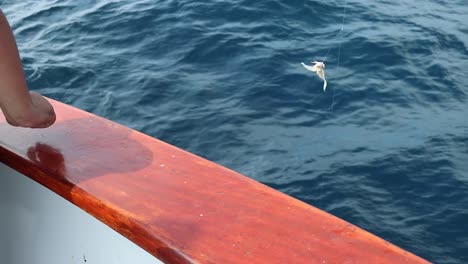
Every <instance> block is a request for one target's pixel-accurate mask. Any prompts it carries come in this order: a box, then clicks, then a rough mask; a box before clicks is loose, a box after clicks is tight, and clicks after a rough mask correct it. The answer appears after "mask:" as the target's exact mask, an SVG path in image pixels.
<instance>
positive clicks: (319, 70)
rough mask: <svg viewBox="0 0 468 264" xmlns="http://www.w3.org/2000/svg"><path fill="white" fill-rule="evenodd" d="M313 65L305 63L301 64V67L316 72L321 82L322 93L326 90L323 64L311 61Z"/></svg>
mask: <svg viewBox="0 0 468 264" xmlns="http://www.w3.org/2000/svg"><path fill="white" fill-rule="evenodd" d="M312 63H315V64H314V65H313V66H309V65H306V64H305V63H303V62H301V64H302V66H304V68H306V69H307V70H309V71H312V72H316V73H317V75H318V76H319V77H320V79H322V80H323V91H324V92H325V90H326V89H327V80H326V79H325V63H323V62H321V61H313V62H312Z"/></svg>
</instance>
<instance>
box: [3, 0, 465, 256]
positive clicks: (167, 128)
mask: <svg viewBox="0 0 468 264" xmlns="http://www.w3.org/2000/svg"><path fill="white" fill-rule="evenodd" d="M0 3H2V4H1V7H2V8H3V9H4V12H5V13H6V15H7V16H8V17H9V19H10V22H11V24H12V26H13V28H14V32H15V34H16V36H17V41H18V46H19V49H20V52H21V54H22V59H23V63H24V67H25V71H26V74H27V77H28V81H29V84H30V87H31V89H34V90H37V91H39V92H41V93H43V94H44V95H46V96H49V97H52V98H54V99H57V100H60V101H62V102H65V103H68V104H71V105H74V106H77V107H79V108H82V109H85V110H88V111H90V112H93V113H95V114H98V115H101V116H104V117H106V118H109V119H111V120H114V121H117V122H119V123H122V124H124V125H127V126H129V127H132V128H134V129H137V130H139V131H142V132H144V133H146V134H149V135H152V136H154V137H157V138H159V139H162V140H164V141H167V142H169V143H171V144H174V145H176V146H178V147H181V148H183V149H186V150H188V151H191V152H194V153H196V154H198V155H201V156H203V157H206V158H208V159H210V160H213V161H216V162H218V163H220V164H222V165H225V166H227V167H229V168H232V169H234V170H236V171H239V172H241V173H243V174H245V175H247V176H249V177H252V178H254V179H256V180H259V181H261V182H263V183H265V184H267V185H269V186H272V187H274V188H276V189H278V190H280V191H282V192H285V193H287V194H289V195H292V196H294V197H297V198H298V199H300V200H303V201H305V202H307V203H310V204H312V205H314V206H317V207H319V208H322V209H324V210H326V211H328V212H331V213H332V214H335V215H337V216H339V217H341V218H343V219H345V220H347V221H350V222H352V223H354V224H356V225H358V226H360V227H362V228H364V229H366V230H369V231H371V232H372V233H375V234H377V235H379V236H381V237H383V238H384V239H386V240H389V241H391V242H392V243H395V244H396V245H398V246H401V247H403V248H405V249H407V250H409V251H411V252H414V253H416V254H418V255H420V256H422V257H424V258H427V259H428V260H431V261H434V262H437V263H468V162H467V161H468V116H467V115H468V110H467V109H468V87H467V84H468V48H467V47H468V26H467V25H468V5H467V3H466V1H461V0H458V1H457V0H450V1H449V0H414V1H404V0H400V1H398V0H395V1H389V0H372V1H371V0H359V1H358V0H348V1H345V0H336V1H316V0H309V1H300V0H288V1H279V0H261V1H242V0H239V1H188V0H180V1H170V0H166V1H150V0H141V1H133V0H125V1H104V0H102V1H91V0H89V1H73V0H61V1H59V0H56V1H46V0H41V1H32V0H30V1H24V0H21V1H19V0H7V1H5V0H4V1H1V0H0ZM341 28H343V30H341ZM327 54H328V56H326V55H327ZM325 56H326V57H327V58H326V62H325V63H326V64H327V67H326V74H327V78H328V90H327V91H326V92H325V93H324V92H322V82H321V81H320V79H319V78H317V76H315V75H314V74H313V73H310V72H307V71H306V70H305V69H304V68H302V66H301V65H300V62H301V61H304V62H307V63H308V62H310V61H312V60H321V59H324V57H325Z"/></svg>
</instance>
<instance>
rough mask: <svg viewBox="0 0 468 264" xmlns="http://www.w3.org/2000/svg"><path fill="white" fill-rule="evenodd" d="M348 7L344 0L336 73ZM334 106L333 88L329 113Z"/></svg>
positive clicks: (346, 1)
mask: <svg viewBox="0 0 468 264" xmlns="http://www.w3.org/2000/svg"><path fill="white" fill-rule="evenodd" d="M347 7H348V0H344V5H343V15H342V18H341V28H340V32H339V33H340V39H339V44H338V59H337V66H336V71H337V72H338V71H339V69H340V59H341V47H342V45H343V32H344V26H345V19H346V15H347V14H346V10H347ZM329 52H330V50H329V51H328V52H327V55H326V56H325V59H324V60H323V61H325V60H326V59H327V56H328V53H329ZM334 105H335V88H334V87H333V91H332V102H331V105H330V111H331V112H333V106H334Z"/></svg>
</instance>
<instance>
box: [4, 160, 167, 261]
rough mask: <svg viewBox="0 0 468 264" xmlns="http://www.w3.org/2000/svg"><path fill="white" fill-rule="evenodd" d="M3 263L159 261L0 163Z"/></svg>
mask: <svg viewBox="0 0 468 264" xmlns="http://www.w3.org/2000/svg"><path fill="white" fill-rule="evenodd" d="M0 226H1V236H0V258H1V261H0V262H1V263H5V264H25V263H34V264H65V263H66V264H68V263H70V264H75V263H93V264H120V263H139V264H150V263H151V264H155V263H162V262H161V261H159V260H158V259H156V258H155V257H153V256H152V255H150V254H149V253H147V252H146V251H144V250H143V249H141V248H140V247H138V246H137V245H135V244H134V243H133V242H131V241H129V240H128V239H127V238H125V237H123V236H122V235H120V234H119V233H117V232H115V231H114V230H112V229H111V228H109V227H108V226H106V225H104V224H103V223H101V222H99V221H98V220H96V219H95V218H94V217H92V216H90V215H89V214H87V213H86V212H84V211H83V210H81V209H80V208H78V207H76V206H75V205H73V204H71V203H70V202H68V201H66V200H65V199H63V198H62V197H60V196H58V195H57V194H55V193H53V192H52V191H50V190H48V189H46V188H45V187H43V186H42V185H40V184H38V183H36V182H34V181H33V180H31V179H29V178H28V177H25V176H24V175H22V174H20V173H18V172H16V171H14V170H12V169H10V168H9V167H7V166H5V165H4V164H3V163H0Z"/></svg>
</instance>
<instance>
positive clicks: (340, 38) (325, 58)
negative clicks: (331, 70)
mask: <svg viewBox="0 0 468 264" xmlns="http://www.w3.org/2000/svg"><path fill="white" fill-rule="evenodd" d="M347 8H348V0H344V5H343V13H342V16H341V26H340V29H339V32H338V34H339V36H340V37H339V41H338V59H337V67H336V69H337V71H338V70H339V69H340V59H341V47H342V44H343V32H344V26H345V20H346V15H347V14H346V11H347ZM331 50H332V47H330V48H328V51H327V53H326V54H325V57H324V58H323V60H322V62H325V61H326V60H327V58H328V55H329V54H330V51H331ZM334 102H335V88H333V91H332V102H331V105H330V107H329V110H330V113H332V112H333V106H334ZM322 174H323V173H321V174H319V176H318V183H319V195H318V199H317V205H318V206H320V201H321V198H322V196H323V185H324V184H323V180H324V179H323V177H324V175H322Z"/></svg>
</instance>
